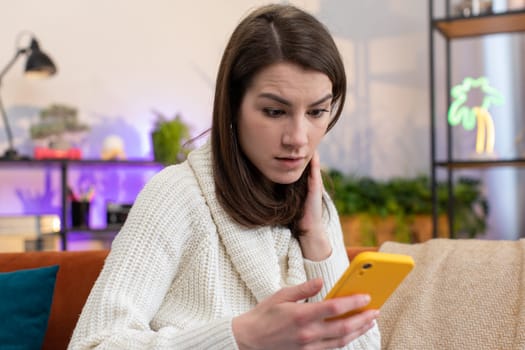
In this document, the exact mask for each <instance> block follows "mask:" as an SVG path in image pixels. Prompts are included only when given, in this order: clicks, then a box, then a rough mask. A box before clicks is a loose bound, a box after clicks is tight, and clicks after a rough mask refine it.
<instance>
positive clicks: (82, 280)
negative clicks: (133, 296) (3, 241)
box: [0, 250, 108, 350]
mask: <svg viewBox="0 0 525 350" xmlns="http://www.w3.org/2000/svg"><path fill="white" fill-rule="evenodd" d="M107 254H108V251H105V250H93V251H83V252H25V253H0V272H10V271H18V270H21V269H31V268H38V267H43V266H51V265H59V269H58V272H57V274H56V283H55V289H54V295H53V302H52V304H51V312H50V314H49V321H48V326H47V331H46V333H45V336H44V343H43V347H42V349H44V350H60V349H65V348H66V347H67V344H68V342H69V338H70V337H71V334H72V333H73V328H74V327H75V324H76V322H77V320H78V317H79V316H80V311H81V310H82V307H83V306H84V303H85V301H86V299H87V296H88V294H89V292H90V290H91V287H92V286H93V283H94V282H95V279H96V278H97V276H98V274H99V272H100V270H101V269H102V265H103V264H104V259H105V258H106V256H107ZM37 292H38V289H36V290H35V293H37ZM1 347H2V346H1V344H0V348H1Z"/></svg>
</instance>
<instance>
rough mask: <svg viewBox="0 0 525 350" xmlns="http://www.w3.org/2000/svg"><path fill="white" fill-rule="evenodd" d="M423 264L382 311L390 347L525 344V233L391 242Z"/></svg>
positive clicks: (391, 248)
mask: <svg viewBox="0 0 525 350" xmlns="http://www.w3.org/2000/svg"><path fill="white" fill-rule="evenodd" d="M381 251H384V252H389V253H401V254H408V255H411V256H412V257H413V258H414V260H415V262H416V265H415V268H414V270H413V271H412V272H411V273H410V275H409V276H408V277H407V278H406V279H405V280H404V281H403V283H402V284H401V286H400V287H399V288H398V289H397V290H396V291H395V292H394V294H393V295H392V296H391V297H390V299H388V300H387V302H386V303H385V304H384V305H383V308H382V310H381V316H380V318H379V328H380V330H381V336H382V341H383V348H384V349H392V350H396V349H400V350H401V349H403V350H405V349H421V350H425V349H462V350H463V349H465V350H469V349H472V350H479V349H505V350H509V349H525V275H524V273H523V267H524V257H525V240H519V241H486V240H450V239H434V240H430V241H427V242H425V243H421V244H414V245H410V244H401V243H393V242H387V243H385V244H383V245H382V247H381Z"/></svg>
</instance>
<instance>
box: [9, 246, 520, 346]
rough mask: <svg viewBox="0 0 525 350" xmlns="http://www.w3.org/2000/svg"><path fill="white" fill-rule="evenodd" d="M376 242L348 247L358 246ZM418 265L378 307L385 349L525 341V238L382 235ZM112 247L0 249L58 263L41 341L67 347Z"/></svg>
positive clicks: (18, 263)
mask: <svg viewBox="0 0 525 350" xmlns="http://www.w3.org/2000/svg"><path fill="white" fill-rule="evenodd" d="M368 250H377V249H376V248H363V247H351V248H347V253H348V255H349V257H350V259H352V258H353V257H354V256H355V255H356V254H357V253H359V252H362V251H368ZM379 250H381V251H385V252H390V253H402V254H408V255H411V256H412V257H413V258H414V260H415V262H416V267H415V268H414V270H413V271H412V272H411V273H410V274H409V276H408V277H407V278H406V279H405V280H404V281H403V283H402V284H401V285H400V286H399V288H398V289H397V290H396V291H395V292H394V294H393V295H392V296H391V297H390V298H389V299H388V300H387V302H386V304H385V305H384V306H383V308H382V309H381V316H380V318H379V321H378V323H379V327H380V329H381V333H382V348H383V349H400V350H401V349H403V350H407V349H476V350H478V349H525V322H524V320H525V293H524V292H523V291H524V290H525V271H524V269H523V267H524V266H525V265H524V260H525V240H520V241H483V240H449V239H433V240H430V241H427V242H424V243H419V244H400V243H394V242H386V243H384V244H383V245H382V246H381V247H380V249H379ZM107 254H108V251H86V252H27V253H0V272H5V271H13V270H18V269H23V268H31V267H39V266H48V265H53V264H58V265H60V269H59V271H58V274H57V281H56V286H55V291H54V298H53V302H52V306H51V315H50V319H49V323H48V328H47V333H46V334H45V338H44V346H43V349H53V350H59V349H65V348H66V346H67V343H68V341H69V338H70V336H71V334H72V331H73V328H74V327H75V324H76V322H77V320H78V317H79V315H80V311H81V309H82V306H83V304H84V302H85V300H86V298H87V296H88V294H89V291H90V289H91V287H92V285H93V283H94V281H95V279H96V277H97V276H98V274H99V272H100V270H101V268H102V265H103V263H104V259H105V257H106V255H107Z"/></svg>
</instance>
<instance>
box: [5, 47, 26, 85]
mask: <svg viewBox="0 0 525 350" xmlns="http://www.w3.org/2000/svg"><path fill="white" fill-rule="evenodd" d="M26 51H27V49H18V50H16V53H15V55H14V56H13V58H11V60H10V61H9V62H7V64H6V66H5V67H4V69H2V71H1V72H0V84H1V83H2V78H3V77H4V75H5V74H6V73H7V72H8V71H9V69H11V67H12V66H13V64H15V62H16V60H17V59H18V57H20V55H21V54H23V53H26Z"/></svg>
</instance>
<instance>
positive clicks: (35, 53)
mask: <svg viewBox="0 0 525 350" xmlns="http://www.w3.org/2000/svg"><path fill="white" fill-rule="evenodd" d="M24 34H29V35H30V36H31V43H30V44H29V46H27V47H20V39H21V36H22V35H24ZM16 47H17V49H16V52H15V55H14V57H13V58H12V59H11V60H10V61H9V62H8V63H7V65H6V66H5V67H4V69H2V71H0V86H1V85H2V78H3V77H4V75H5V74H6V73H7V72H8V71H9V69H10V68H11V67H12V66H13V65H14V63H15V62H16V60H17V59H18V57H20V56H21V55H26V56H27V61H26V66H25V74H26V76H28V77H31V78H45V77H49V76H52V75H54V74H55V73H56V71H57V69H56V66H55V64H54V63H53V61H52V60H51V59H50V58H49V56H48V55H46V54H45V53H44V52H42V51H41V50H40V46H39V44H38V41H37V40H36V38H35V36H34V35H33V34H32V33H28V32H22V33H20V35H19V36H18V39H17V42H16ZM0 113H1V114H2V119H3V121H4V128H5V132H6V135H7V142H8V144H9V146H8V149H7V150H6V151H5V153H4V155H3V157H2V159H20V158H24V157H21V156H20V155H19V154H18V152H17V151H16V149H15V147H14V143H13V133H12V131H11V126H10V125H9V120H8V118H7V113H6V111H5V109H4V106H3V104H2V100H1V99H0ZM25 158H27V157H25Z"/></svg>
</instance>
